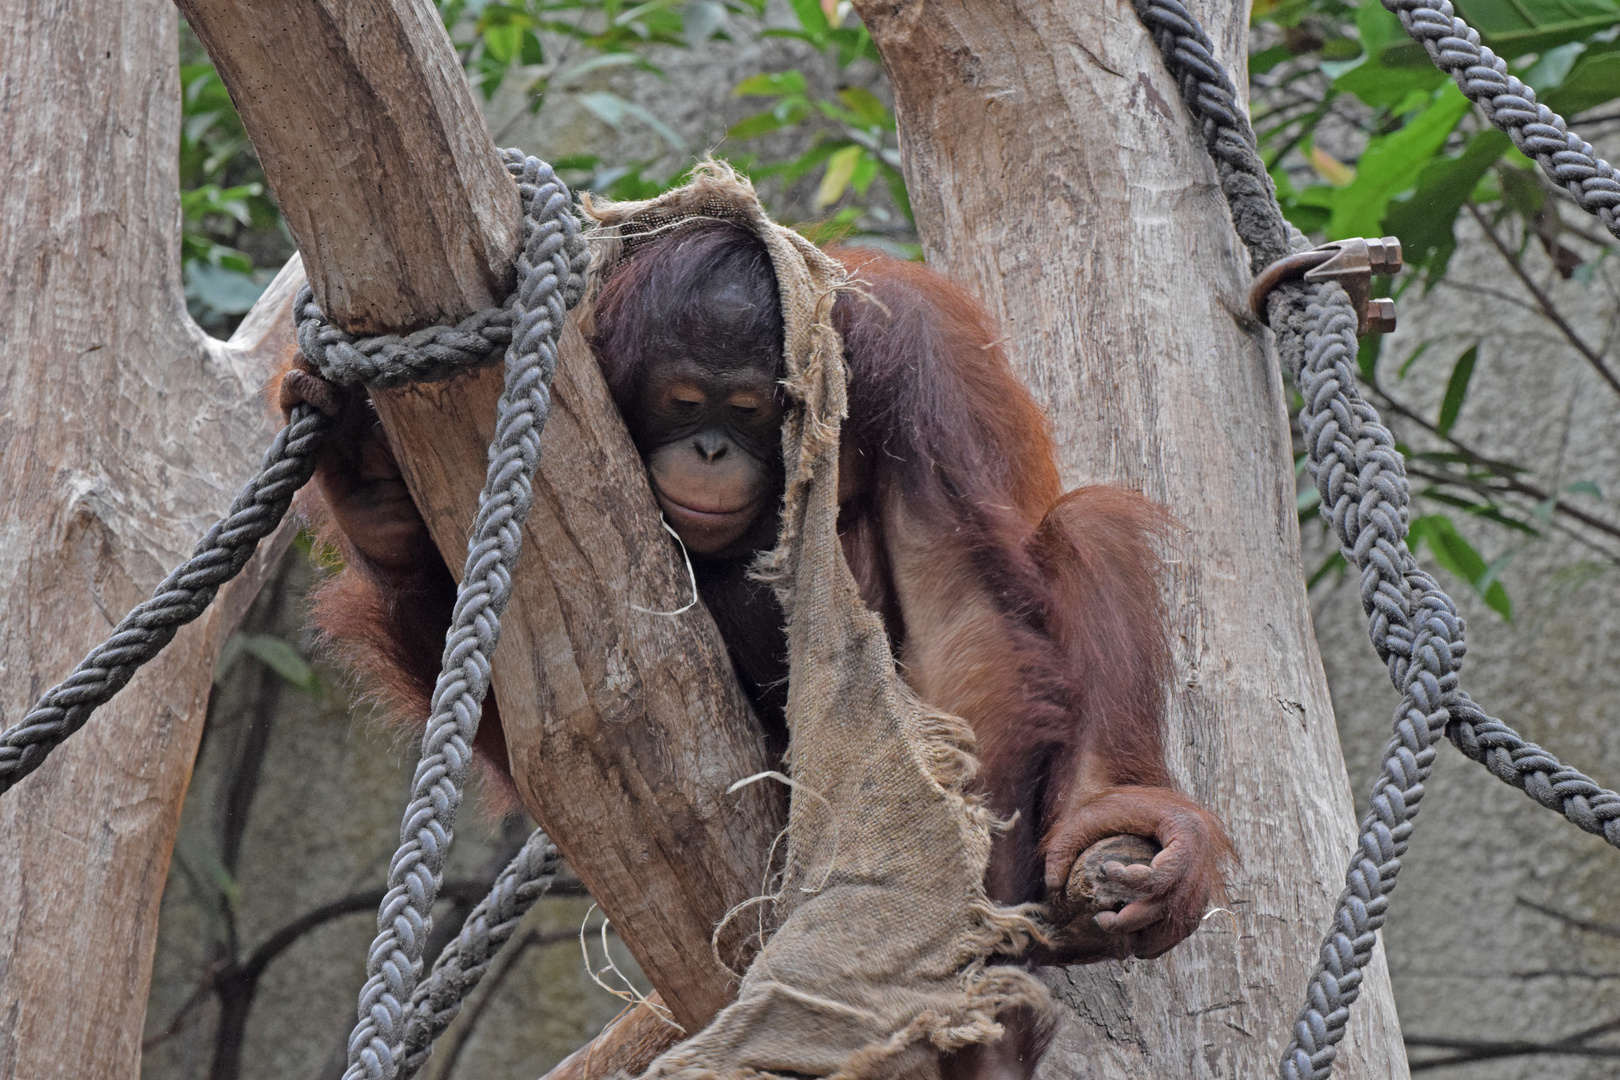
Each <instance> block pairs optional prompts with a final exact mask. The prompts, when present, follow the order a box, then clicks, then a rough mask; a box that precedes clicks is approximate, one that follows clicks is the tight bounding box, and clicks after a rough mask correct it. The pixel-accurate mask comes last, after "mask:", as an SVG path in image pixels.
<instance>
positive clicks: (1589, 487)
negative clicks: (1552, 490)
mask: <svg viewBox="0 0 1620 1080" xmlns="http://www.w3.org/2000/svg"><path fill="white" fill-rule="evenodd" d="M1564 490H1565V491H1567V492H1569V493H1570V494H1571V495H1590V496H1592V498H1594V499H1601V498H1603V492H1602V490H1601V489H1600V488H1599V487H1598V486H1597V485H1596V484H1595V483H1593V482H1592V481H1590V480H1577V481H1575V482H1574V483H1573V484H1570V485H1568V486H1567V487H1565V488H1564Z"/></svg>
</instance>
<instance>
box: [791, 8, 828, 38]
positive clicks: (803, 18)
mask: <svg viewBox="0 0 1620 1080" xmlns="http://www.w3.org/2000/svg"><path fill="white" fill-rule="evenodd" d="M792 3H793V13H794V14H795V15H797V16H798V17H799V25H800V26H802V27H804V31H805V33H807V34H810V35H811V36H813V37H821V36H823V35H825V34H826V33H827V32H828V31H830V30H831V29H832V25H831V24H830V23H828V22H827V13H826V12H825V11H822V10H821V0H792Z"/></svg>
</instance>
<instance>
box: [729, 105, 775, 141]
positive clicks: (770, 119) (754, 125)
mask: <svg viewBox="0 0 1620 1080" xmlns="http://www.w3.org/2000/svg"><path fill="white" fill-rule="evenodd" d="M781 127H782V121H781V119H780V118H779V117H778V116H777V115H776V113H775V112H774V111H769V110H768V111H766V112H762V113H755V114H754V115H753V116H748V117H744V118H743V119H741V120H739V121H737V122H736V123H735V124H732V125H731V126H730V127H729V128H727V129H726V138H728V139H752V138H755V137H757V136H760V135H769V134H770V133H771V132H773V131H777V130H780V129H781Z"/></svg>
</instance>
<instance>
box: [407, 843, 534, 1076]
mask: <svg viewBox="0 0 1620 1080" xmlns="http://www.w3.org/2000/svg"><path fill="white" fill-rule="evenodd" d="M561 866H562V856H561V855H559V854H558V853H557V848H556V845H554V844H553V843H552V842H551V840H550V838H549V837H547V836H546V834H545V833H544V832H543V831H542V830H540V829H536V830H535V831H534V832H533V833H532V834H530V836H529V839H528V841H527V842H526V843H524V845H523V850H521V851H519V852H518V853H517V856H516V857H515V858H513V859H512V861H511V862H510V863H508V864H507V866H506V869H505V870H503V871H501V876H500V877H499V878H497V879H496V880H495V886H494V887H493V888H492V889H491V890H490V893H489V895H488V896H487V897H485V898H484V899H483V900H482V901H480V902H479V904H478V906H477V907H475V908H473V910H472V913H471V914H470V915H468V916H467V921H466V922H465V923H463V924H462V927H461V933H460V934H459V935H457V937H456V940H454V941H452V942H451V943H450V944H449V945H446V946H445V948H444V952H442V953H440V954H439V959H438V960H437V961H435V962H434V964H433V972H432V974H430V975H429V976H428V977H427V978H425V979H423V980H422V981H421V982H420V983H419V984H418V985H417V987H416V990H415V992H414V993H412V994H411V1003H410V1006H409V1007H408V1008H407V1009H406V1018H405V1045H404V1055H405V1056H404V1062H403V1063H402V1064H401V1065H400V1069H399V1076H400V1080H410V1078H411V1077H412V1076H415V1075H416V1073H417V1071H418V1070H420V1069H421V1068H422V1066H423V1065H426V1064H427V1060H428V1056H429V1055H430V1054H432V1053H433V1043H434V1042H435V1040H437V1039H438V1037H439V1036H440V1035H441V1034H443V1032H444V1029H445V1028H447V1027H449V1026H450V1022H451V1021H452V1020H454V1019H455V1018H456V1015H457V1014H458V1013H460V1012H461V1003H462V1000H463V999H464V998H466V996H467V994H468V993H470V992H471V991H472V988H473V987H475V986H477V985H478V983H479V981H480V980H481V979H483V977H484V974H485V972H487V971H488V970H489V964H490V961H492V960H493V959H495V954H496V953H498V952H500V950H501V946H503V945H505V944H506V942H507V941H508V940H509V939H510V938H511V936H512V934H513V933H514V932H516V930H517V928H518V924H519V923H521V922H522V921H523V916H524V915H526V914H527V913H528V911H529V909H530V908H531V907H533V906H534V902H535V901H536V900H538V899H540V897H541V896H542V895H544V894H545V893H546V891H547V890H549V889H550V888H551V884H552V882H553V881H554V880H555V879H556V877H557V871H558V869H559V868H560V867H561Z"/></svg>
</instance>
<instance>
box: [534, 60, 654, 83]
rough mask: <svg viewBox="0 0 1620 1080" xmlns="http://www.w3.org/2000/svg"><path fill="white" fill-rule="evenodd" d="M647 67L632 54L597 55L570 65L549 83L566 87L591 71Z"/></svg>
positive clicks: (644, 61) (644, 62)
mask: <svg viewBox="0 0 1620 1080" xmlns="http://www.w3.org/2000/svg"><path fill="white" fill-rule="evenodd" d="M647 66H649V65H648V64H647V61H646V60H645V59H643V58H642V57H640V56H637V55H636V54H635V53H632V52H612V53H599V54H598V55H596V56H591V57H587V58H585V59H584V60H581V61H580V62H579V63H577V64H570V65H569V66H568V67H566V68H564V69H562V70H561V71H559V72H557V74H555V75H553V76H552V77H551V81H552V83H553V84H554V85H556V86H567V85H568V84H570V83H572V82H574V81H575V80H577V79H579V78H580V77H581V76H584V75H588V74H590V73H591V72H593V71H600V70H601V69H602V68H615V67H642V68H645V67H647Z"/></svg>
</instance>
